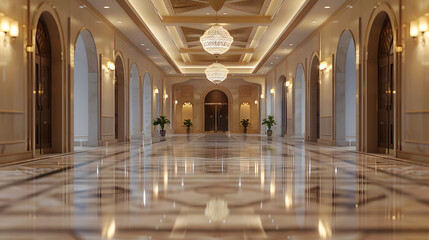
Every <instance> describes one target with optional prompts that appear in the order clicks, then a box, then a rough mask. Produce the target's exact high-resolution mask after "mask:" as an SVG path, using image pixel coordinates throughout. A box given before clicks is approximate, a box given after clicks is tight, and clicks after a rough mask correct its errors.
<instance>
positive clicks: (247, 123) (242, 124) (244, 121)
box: [240, 119, 250, 133]
mask: <svg viewBox="0 0 429 240" xmlns="http://www.w3.org/2000/svg"><path fill="white" fill-rule="evenodd" d="M249 121H250V120H249V119H243V120H241V121H240V123H241V126H243V132H244V133H247V127H248V126H249Z"/></svg>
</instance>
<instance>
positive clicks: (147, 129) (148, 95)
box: [143, 72, 153, 138]
mask: <svg viewBox="0 0 429 240" xmlns="http://www.w3.org/2000/svg"><path fill="white" fill-rule="evenodd" d="M152 96H153V90H152V81H151V79H150V76H149V73H148V72H146V73H145V75H144V78H143V134H144V137H145V138H150V137H152V99H153V97H152Z"/></svg>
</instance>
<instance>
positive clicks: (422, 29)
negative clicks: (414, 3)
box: [419, 17, 428, 33]
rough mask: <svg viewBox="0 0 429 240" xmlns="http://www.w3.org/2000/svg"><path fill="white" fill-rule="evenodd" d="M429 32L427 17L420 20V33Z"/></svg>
mask: <svg viewBox="0 0 429 240" xmlns="http://www.w3.org/2000/svg"><path fill="white" fill-rule="evenodd" d="M427 30H428V22H427V20H426V18H425V17H421V18H420V19H419V31H420V32H422V33H424V32H426V31H427Z"/></svg>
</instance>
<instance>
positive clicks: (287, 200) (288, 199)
mask: <svg viewBox="0 0 429 240" xmlns="http://www.w3.org/2000/svg"><path fill="white" fill-rule="evenodd" d="M285 207H286V208H287V209H289V208H290V207H292V198H291V197H290V196H288V195H287V194H286V196H285Z"/></svg>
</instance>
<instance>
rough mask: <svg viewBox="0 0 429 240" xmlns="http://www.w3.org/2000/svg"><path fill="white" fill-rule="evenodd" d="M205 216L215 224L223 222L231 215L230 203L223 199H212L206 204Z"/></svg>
mask: <svg viewBox="0 0 429 240" xmlns="http://www.w3.org/2000/svg"><path fill="white" fill-rule="evenodd" d="M204 215H205V216H206V217H208V218H209V219H210V220H212V221H213V222H221V221H222V220H225V218H226V217H228V215H229V209H228V203H227V202H226V201H225V200H223V199H211V200H210V201H208V202H207V204H206V208H205V209H204Z"/></svg>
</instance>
